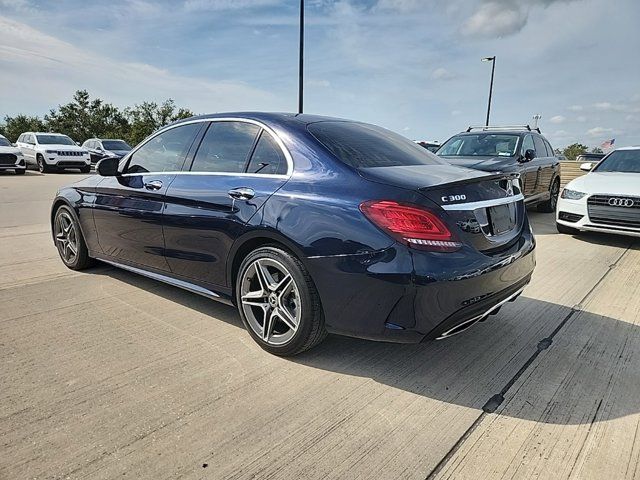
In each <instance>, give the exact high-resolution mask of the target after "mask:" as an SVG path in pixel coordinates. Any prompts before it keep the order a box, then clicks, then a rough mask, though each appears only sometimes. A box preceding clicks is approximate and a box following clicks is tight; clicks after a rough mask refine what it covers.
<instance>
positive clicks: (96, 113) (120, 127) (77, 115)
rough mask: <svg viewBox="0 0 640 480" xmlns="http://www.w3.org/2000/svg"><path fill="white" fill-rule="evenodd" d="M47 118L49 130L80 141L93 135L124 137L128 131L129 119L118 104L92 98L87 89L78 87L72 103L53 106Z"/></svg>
mask: <svg viewBox="0 0 640 480" xmlns="http://www.w3.org/2000/svg"><path fill="white" fill-rule="evenodd" d="M45 121H46V122H47V127H48V128H49V130H51V131H54V132H58V133H64V134H65V135H68V136H70V137H71V138H73V139H74V140H75V141H77V142H83V141H85V140H86V139H87V138H91V137H100V138H122V137H123V136H125V135H126V134H127V132H128V131H129V124H128V121H127V118H126V117H125V116H124V114H123V113H122V112H121V111H120V110H119V109H118V108H117V107H115V106H113V105H112V104H110V103H105V102H104V101H103V100H101V99H99V98H95V99H93V100H92V99H91V97H90V96H89V92H87V91H86V90H78V91H77V92H76V93H75V94H74V95H73V100H72V101H71V102H69V103H67V104H66V105H59V106H58V108H57V109H52V110H51V111H50V112H49V114H47V115H45Z"/></svg>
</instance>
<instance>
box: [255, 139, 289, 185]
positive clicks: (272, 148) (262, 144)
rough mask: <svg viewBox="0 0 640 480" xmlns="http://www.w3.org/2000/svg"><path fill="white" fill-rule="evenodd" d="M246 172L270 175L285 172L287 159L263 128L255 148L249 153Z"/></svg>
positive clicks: (283, 173)
mask: <svg viewBox="0 0 640 480" xmlns="http://www.w3.org/2000/svg"><path fill="white" fill-rule="evenodd" d="M247 173H263V174H270V175H285V174H286V173H287V159H286V158H285V156H284V153H282V149H281V148H280V146H279V145H278V144H277V143H276V141H275V140H274V139H273V137H272V136H271V135H269V134H268V133H267V132H265V131H264V130H263V131H262V133H261V134H260V139H259V140H258V144H257V145H256V149H255V150H254V151H253V155H251V161H250V162H249V167H248V168H247Z"/></svg>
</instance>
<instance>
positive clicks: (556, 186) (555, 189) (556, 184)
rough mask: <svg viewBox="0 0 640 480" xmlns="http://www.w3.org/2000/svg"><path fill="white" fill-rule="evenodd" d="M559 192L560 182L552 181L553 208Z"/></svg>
mask: <svg viewBox="0 0 640 480" xmlns="http://www.w3.org/2000/svg"><path fill="white" fill-rule="evenodd" d="M559 193H560V182H553V186H552V187H551V209H552V210H555V209H556V205H557V204H558V194H559Z"/></svg>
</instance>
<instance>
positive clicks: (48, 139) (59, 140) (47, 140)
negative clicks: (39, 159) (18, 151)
mask: <svg viewBox="0 0 640 480" xmlns="http://www.w3.org/2000/svg"><path fill="white" fill-rule="evenodd" d="M36 137H37V138H38V143H39V144H40V145H75V144H76V142H74V141H73V140H71V139H70V138H69V137H67V136H66V135H36Z"/></svg>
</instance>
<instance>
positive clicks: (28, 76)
mask: <svg viewBox="0 0 640 480" xmlns="http://www.w3.org/2000/svg"><path fill="white" fill-rule="evenodd" d="M34 72H38V74H37V75H34ZM0 84H2V85H3V86H4V87H3V88H6V91H14V92H20V91H28V92H30V94H29V95H28V96H27V97H26V98H27V100H26V101H25V100H21V99H15V100H13V101H14V102H15V105H11V106H8V105H6V104H7V103H8V100H9V101H11V97H9V98H7V99H5V100H4V103H5V105H3V106H7V107H9V108H8V111H12V110H20V111H28V110H29V107H30V105H29V103H28V102H33V103H37V104H45V105H50V107H54V106H55V104H56V103H60V102H62V101H66V99H68V98H69V97H70V96H71V95H72V94H73V92H74V91H75V90H77V89H78V88H84V87H85V86H87V87H88V88H89V89H90V90H91V93H92V94H94V95H97V96H102V97H106V98H105V99H106V100H109V99H111V98H117V99H118V100H119V101H120V102H123V103H127V104H130V103H132V102H136V103H137V102H140V101H143V100H156V101H157V100H164V99H166V98H170V97H171V98H174V99H175V100H176V102H177V103H178V104H180V105H185V106H187V107H190V108H191V109H192V110H194V111H195V112H197V113H204V112H208V111H221V110H222V111H224V110H239V109H257V108H258V109H259V108H264V109H270V108H273V107H274V103H275V99H274V97H273V95H272V94H270V93H268V92H265V91H262V90H259V89H257V88H254V87H251V86H249V85H247V84H245V83H242V82H231V81H212V80H205V79H199V78H190V77H185V76H183V75H180V74H177V73H174V72H171V71H169V70H164V69H160V68H157V67H154V66H153V65H148V64H144V63H131V62H129V63H127V62H121V61H117V60H113V59H110V58H107V57H105V56H104V55H95V54H93V53H92V52H90V51H87V50H83V49H82V48H80V47H76V46H74V45H71V44H69V43H67V42H64V41H62V40H59V39H58V38H56V37H53V36H51V35H48V34H45V33H42V32H40V31H38V30H36V29H34V28H31V27H29V26H27V25H25V24H22V23H19V22H16V21H13V20H9V19H7V18H5V17H1V16H0ZM116 103H118V102H116ZM203 110H204V111H203Z"/></svg>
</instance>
